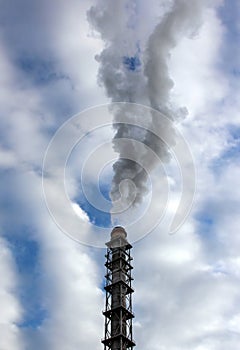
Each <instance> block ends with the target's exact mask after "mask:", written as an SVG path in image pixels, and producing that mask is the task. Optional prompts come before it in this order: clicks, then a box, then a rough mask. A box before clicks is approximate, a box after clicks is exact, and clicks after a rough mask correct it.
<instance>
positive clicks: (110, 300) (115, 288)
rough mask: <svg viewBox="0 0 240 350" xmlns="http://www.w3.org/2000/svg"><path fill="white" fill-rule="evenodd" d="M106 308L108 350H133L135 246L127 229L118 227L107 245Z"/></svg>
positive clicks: (105, 341) (105, 342)
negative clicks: (130, 241)
mask: <svg viewBox="0 0 240 350" xmlns="http://www.w3.org/2000/svg"><path fill="white" fill-rule="evenodd" d="M106 246H107V254H106V255H105V257H106V263H105V266H106V276H105V278H106V284H105V291H106V305H105V311H104V312H103V315H104V316H105V336H104V339H103V340H102V343H103V344H104V350H129V349H133V347H134V346H135V343H134V341H133V332H132V320H133V318H134V314H133V312H132V293H133V292H134V290H133V288H132V280H133V278H132V276H131V272H132V269H133V267H132V265H131V261H132V257H131V248H132V246H131V244H130V243H129V242H128V241H127V233H126V231H125V230H124V228H122V227H120V226H116V227H115V228H114V229H113V230H112V232H111V240H110V241H109V242H107V243H106Z"/></svg>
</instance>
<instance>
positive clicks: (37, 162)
mask: <svg viewBox="0 0 240 350" xmlns="http://www.w3.org/2000/svg"><path fill="white" fill-rule="evenodd" d="M90 9H91V10H90ZM239 16H240V4H239V1H238V0H225V1H224V0H206V1H198V0H192V1H185V0H176V1H173V0H151V1H148V2H146V1H143V0H142V1H134V0H128V1H127V0H125V1H122V2H121V4H115V3H112V2H111V1H110V0H101V1H100V0H99V1H96V2H94V1H90V0H87V1H80V0H69V1H64V0H52V1H46V0H42V1H31V0H19V1H16V0H5V1H4V0H2V1H1V13H0V89H1V93H0V100H1V103H0V137H1V138H0V176H1V181H0V189H1V197H0V198H1V200H0V205H1V210H0V272H1V281H0V310H1V319H0V349H1V350H32V349H36V350H40V349H41V350H42V349H46V350H75V349H83V350H87V349H91V348H94V349H99V350H100V349H102V345H101V338H102V337H103V321H104V320H103V316H102V309H103V307H104V291H103V284H104V279H103V276H104V259H105V258H104V253H105V252H104V249H103V248H101V247H103V242H104V241H105V239H106V237H107V236H108V235H109V234H110V231H111V216H110V210H111V205H110V204H109V198H110V197H109V192H110V191H111V182H112V179H116V178H114V174H113V170H112V164H113V162H114V159H115V160H116V158H117V156H118V155H117V153H120V154H121V152H122V148H121V147H120V148H117V149H115V152H113V150H112V151H110V149H112V146H111V144H112V141H111V140H112V136H113V134H114V130H113V129H112V128H111V127H110V126H108V127H104V128H96V125H98V124H97V123H98V122H99V119H98V117H99V118H100V114H101V113H100V112H101V111H102V109H101V108H102V107H95V106H101V105H104V104H106V103H110V102H136V103H142V104H143V105H145V104H146V105H147V106H151V107H153V108H158V109H159V110H160V111H164V112H165V114H167V115H170V116H173V115H176V116H177V117H176V118H175V119H177V120H176V127H177V128H178V130H179V131H181V134H182V135H183V137H184V139H185V140H186V142H187V144H188V147H189V149H190V150H191V152H192V156H193V160H194V166H195V173H196V178H195V177H194V179H195V180H196V193H195V200H194V203H193V206H192V210H191V213H190V215H189V216H188V217H187V219H186V221H185V223H184V224H183V225H182V226H181V228H180V229H179V230H178V231H177V233H175V234H172V235H170V234H169V230H168V227H169V222H171V217H172V216H173V215H174V212H175V210H176V205H175V203H177V202H178V200H179V198H180V192H181V191H180V189H181V176H180V175H179V169H178V167H177V165H176V164H175V163H176V162H175V161H174V157H172V160H170V161H169V162H168V164H167V165H165V171H166V172H167V176H165V175H163V172H162V168H161V167H160V161H158V162H157V164H155V165H154V166H153V167H152V171H151V174H150V177H151V181H152V184H153V185H152V188H153V190H154V194H155V197H154V200H153V201H152V203H153V205H152V209H151V211H149V213H148V214H149V215H148V217H147V220H146V224H147V223H148V222H150V223H151V220H153V219H152V217H153V216H154V215H155V214H156V213H157V216H158V213H160V212H161V210H162V207H161V201H162V200H163V197H164V193H165V192H164V191H165V187H164V186H163V184H165V182H164V181H165V180H166V179H167V183H168V185H169V189H170V190H169V198H170V201H169V202H168V205H167V206H166V208H164V209H166V215H165V217H164V219H163V220H162V221H161V222H160V223H159V224H158V225H157V227H156V228H155V229H154V230H152V231H151V233H149V234H148V235H146V236H145V237H142V233H141V234H139V236H138V232H136V231H137V230H136V227H135V229H134V230H132V231H131V229H130V230H129V239H130V240H132V241H136V242H135V243H134V249H133V255H134V278H135V280H134V288H135V293H134V295H133V297H134V312H135V316H136V317H135V322H134V338H135V340H136V343H137V347H138V348H139V349H140V348H142V349H143V348H144V349H146V350H150V349H151V350H165V349H168V350H181V349H184V350H188V349H189V350H190V349H191V350H226V349H231V350H237V349H238V348H239V342H240V288H239V287H240V285H239V284H240V257H239V251H240V237H239V226H240V219H239V215H238V210H239V204H240V188H239V181H238V180H239V178H240V163H239V149H240V144H239V142H240V118H239V109H240V102H239V99H238V93H239V90H240V86H239V69H240V67H239V62H240V56H239V42H240V40H239V35H240V27H239ZM93 107H94V108H93ZM89 108H90V110H91V112H89ZM103 108H104V107H103ZM86 110H87V111H88V112H83V111H86ZM81 112H83V114H81ZM84 113H85V115H84ZM86 113H87V114H86ZM72 116H78V117H77V120H76V123H75V124H74V125H75V129H71V128H70V129H71V130H70V131H69V130H67V131H66V132H65V134H63V136H61V137H62V138H60V139H58V140H57V141H56V142H55V146H56V149H55V153H54V152H53V153H51V154H50V157H49V159H48V161H49V163H48V169H47V170H49V172H46V174H45V175H46V181H45V190H46V191H47V193H50V197H51V203H53V207H54V208H50V209H54V213H55V214H56V215H55V217H53V215H51V214H53V212H52V211H51V210H50V211H51V213H50V212H49V208H48V207H47V204H46V201H45V199H46V198H45V197H46V193H45V194H44V191H43V188H42V167H43V161H44V156H45V154H46V150H47V147H48V145H49V142H50V141H51V139H52V137H53V136H54V134H55V133H56V132H57V131H58V130H59V128H60V127H61V126H62V125H63V124H64V123H65V122H67V121H69V118H71V117H72ZM84 116H85V117H84ZM88 116H89V119H87V118H88ZM84 118H85V119H84ZM100 119H101V118H100ZM84 120H85V123H84V122H83V121H84ZM86 120H89V125H91V126H92V127H94V126H95V129H97V130H93V131H92V132H91V133H88V125H87V124H86ZM74 122H75V120H74ZM81 123H82V124H81ZM91 123H92V124H91ZM100 124H101V121H100ZM64 125H67V124H64ZM65 130H66V129H65ZM76 130H78V131H79V130H80V131H79V133H80V134H81V135H85V136H86V137H85V139H84V140H82V142H79V143H78V144H77V145H76V147H74V148H73V149H72V152H71V154H70V155H68V161H67V163H66V166H65V170H66V174H65V175H66V178H65V189H66V192H67V196H68V201H69V203H70V204H71V205H70V207H71V210H70V209H69V208H70V207H69V206H68V207H67V206H66V208H65V199H66V198H65V197H64V195H63V193H62V191H61V181H60V180H59V181H58V179H59V178H58V175H59V169H60V168H59V167H58V165H59V164H60V163H61V161H62V155H63V154H64V151H65V150H66V149H67V147H73V146H74V144H72V140H73V139H74V140H78V138H79V135H80V134H78V133H76ZM115 131H116V130H115ZM118 131H119V130H118ZM71 145H72V146H71ZM99 146H100V149H99V148H98V147H99ZM94 154H95V158H94ZM91 157H93V158H91ZM183 158H184V157H183ZM89 159H90V160H89ZM88 160H89V161H88ZM100 160H101V161H100ZM84 164H85V165H86V164H87V166H86V167H85V168H86V169H85V175H84V176H82V170H81V169H82V167H83V165H84ZM180 165H181V164H180ZM99 169H100V170H99ZM121 171H122V170H121ZM96 174H97V175H96ZM121 174H122V173H121ZM126 177H127V176H125V177H124V179H125V178H126ZM164 179H165V180H164ZM98 180H99V183H98ZM114 181H115V180H114ZM189 181H190V180H189ZM189 183H190V182H189ZM148 185H149V183H148V182H146V186H147V187H148ZM98 186H99V188H100V192H101V193H102V196H103V197H104V198H105V200H106V203H107V204H106V206H105V207H104V208H105V212H101V210H100V209H99V208H98V205H97V203H98V197H97V194H96V193H97V192H98ZM189 186H190V185H189ZM137 188H138V187H137ZM140 188H141V186H140ZM149 188H150V187H149ZM149 196H150V195H149V194H148V195H147V196H146V198H147V199H146V201H149V200H150V201H151V198H152V197H151V196H150V197H149ZM88 198H90V199H91V202H92V204H90V203H89V202H88ZM111 198H113V197H111ZM149 198H150V199H149ZM143 202H144V201H143ZM48 204H49V203H48ZM143 204H144V203H140V204H139V206H138V207H137V208H135V209H134V210H135V211H134V220H137V219H138V216H139V217H142V216H143V215H144V214H143V211H144V210H145V209H146V208H147V207H146V208H145V209H144V210H143V211H142V210H141V205H143ZM146 210H147V209H146ZM74 213H75V214H74ZM159 216H160V214H159ZM63 226H64V227H63ZM141 228H142V227H141ZM63 231H65V232H63ZM133 231H134V232H133ZM146 233H148V232H146ZM76 235H78V237H76ZM140 236H141V237H140ZM89 237H90V238H89ZM139 238H141V239H139ZM79 241H81V242H82V243H87V244H88V245H86V244H85V245H84V244H81V243H79Z"/></svg>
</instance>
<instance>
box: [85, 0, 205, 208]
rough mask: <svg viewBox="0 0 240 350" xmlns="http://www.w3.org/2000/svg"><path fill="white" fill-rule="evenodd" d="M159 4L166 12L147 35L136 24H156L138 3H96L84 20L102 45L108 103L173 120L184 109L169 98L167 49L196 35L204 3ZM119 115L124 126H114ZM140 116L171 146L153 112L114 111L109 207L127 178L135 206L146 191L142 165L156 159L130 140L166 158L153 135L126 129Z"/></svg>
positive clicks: (100, 58) (170, 133) (170, 136)
mask: <svg viewBox="0 0 240 350" xmlns="http://www.w3.org/2000/svg"><path fill="white" fill-rule="evenodd" d="M143 1H145V0H143ZM161 3H164V5H165V6H164V8H165V11H166V12H165V13H164V14H163V13H159V16H158V17H159V18H161V19H160V21H159V23H158V24H157V25H156V26H155V27H153V28H152V32H151V33H150V32H149V33H143V32H142V31H141V30H136V28H140V26H141V21H149V23H156V18H154V17H151V18H143V17H142V16H140V15H139V14H140V13H141V6H142V5H143V3H142V2H141V1H138V2H135V1H132V0H125V1H112V0H98V1H97V5H95V6H93V7H92V8H91V9H90V10H89V12H88V20H89V22H90V24H91V26H92V28H93V29H94V30H95V31H96V32H98V33H99V34H100V36H101V38H102V40H103V42H104V49H103V51H102V52H101V53H100V54H99V55H98V56H97V57H96V59H97V61H98V62H99V75H98V80H99V83H100V84H101V85H103V86H104V87H105V89H106V92H107V95H108V97H110V98H111V101H112V102H133V103H139V104H143V105H147V106H149V107H152V108H153V109H155V110H158V111H160V112H162V113H163V114H164V115H166V116H167V117H168V118H171V119H172V120H176V119H178V118H180V117H184V116H185V115H186V114H187V109H186V108H177V106H175V105H174V103H173V101H172V100H171V90H172V88H173V86H174V82H173V80H172V78H171V76H170V73H169V68H168V65H169V60H170V58H171V52H172V50H173V49H174V48H175V47H176V45H177V44H178V42H179V41H180V40H181V39H182V38H183V37H186V36H188V37H190V36H192V35H194V34H196V32H197V30H198V28H199V26H200V24H201V19H202V11H203V8H204V0H175V1H164V2H163V1H162V2H161V1H159V4H160V5H161ZM144 5H146V3H145V4H144ZM151 5H152V6H153V8H156V1H149V2H148V6H151ZM159 9H161V7H159ZM166 9H167V10H166ZM152 16H153V15H152ZM143 27H144V28H145V26H144V24H143ZM122 115H124V119H125V121H126V123H125V124H122V123H118V122H119V120H121V119H122ZM120 116H121V118H120ZM139 118H144V120H145V123H146V127H147V126H148V125H151V126H152V127H153V128H154V129H155V130H161V132H163V133H164V136H165V138H166V139H168V144H169V145H171V144H173V143H174V131H173V129H172V128H169V126H167V124H166V123H164V122H163V121H162V119H159V120H158V119H156V118H153V116H152V113H146V114H145V115H144V116H143V115H141V114H140V115H137V114H136V113H131V111H129V110H125V107H124V105H123V106H122V108H119V109H118V110H117V111H114V122H115V123H114V128H115V130H116V134H115V137H114V140H113V145H114V149H115V151H116V152H117V153H118V154H119V159H118V161H116V163H115V164H114V166H113V170H114V177H113V183H112V189H111V199H112V201H113V203H114V201H116V200H117V199H119V196H120V194H119V185H120V184H121V182H122V181H124V180H126V179H131V181H132V182H133V184H134V185H135V199H134V203H137V202H140V201H141V200H142V198H143V196H144V194H145V193H146V192H147V186H146V180H147V173H146V171H145V170H144V168H143V166H144V167H146V169H148V170H149V169H152V168H153V167H154V165H155V162H156V159H155V158H151V157H149V158H148V157H147V159H146V150H145V148H139V147H136V142H135V141H140V142H141V143H143V144H145V145H146V146H148V147H150V148H151V149H152V150H153V151H154V152H155V153H156V154H157V155H158V157H159V158H160V159H161V160H162V161H163V162H165V161H167V160H168V159H169V151H168V149H167V147H166V146H165V144H164V143H163V142H161V140H159V139H158V138H157V137H156V136H155V135H154V134H153V133H151V132H147V131H145V130H140V129H139V128H136V127H132V126H131V123H132V122H134V123H137V121H138V120H139ZM121 138H126V139H128V141H129V142H128V143H127V154H129V153H130V155H131V156H132V159H126V158H125V155H126V146H125V145H124V143H119V142H118V140H119V139H121ZM124 158H125V159H124ZM130 191H132V187H131V188H129V189H126V191H125V198H126V201H127V202H130V200H131V193H130Z"/></svg>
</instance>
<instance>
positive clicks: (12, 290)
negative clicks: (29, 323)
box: [0, 238, 24, 350]
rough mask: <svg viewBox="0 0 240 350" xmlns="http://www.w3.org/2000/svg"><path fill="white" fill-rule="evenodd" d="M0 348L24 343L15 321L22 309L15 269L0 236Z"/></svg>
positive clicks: (16, 348)
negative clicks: (17, 291)
mask: <svg viewBox="0 0 240 350" xmlns="http://www.w3.org/2000/svg"><path fill="white" fill-rule="evenodd" d="M0 275H1V283H0V309H1V320H0V348H1V349H9V350H21V349H24V343H23V339H22V336H21V332H20V331H19V329H18V327H17V323H18V322H20V321H21V318H22V316H23V310H22V308H21V306H20V303H19V300H18V297H17V293H16V290H17V279H18V277H17V270H16V266H15V265H14V261H13V257H12V254H11V252H10V249H9V248H8V246H7V244H6V242H5V241H4V239H2V238H0Z"/></svg>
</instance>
